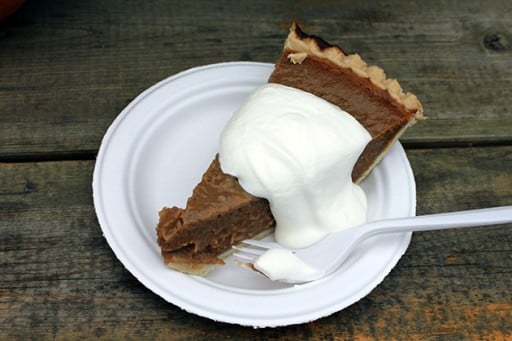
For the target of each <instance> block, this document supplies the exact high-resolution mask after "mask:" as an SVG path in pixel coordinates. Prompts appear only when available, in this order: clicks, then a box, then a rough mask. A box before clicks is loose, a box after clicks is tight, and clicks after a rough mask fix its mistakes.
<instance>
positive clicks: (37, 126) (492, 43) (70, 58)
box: [0, 0, 512, 161]
mask: <svg viewBox="0 0 512 341" xmlns="http://www.w3.org/2000/svg"><path fill="white" fill-rule="evenodd" d="M511 18H512V2H510V1H464V2H460V3H459V2H457V1H455V2H445V1H436V2H420V3H418V2H410V3H409V2H405V3H404V2H401V1H391V0H388V1H384V2H379V6H376V5H375V4H373V3H371V2H368V3H367V2H364V1H358V2H353V1H341V2H335V1H320V2H314V3H313V2H311V3H310V2H305V3H303V4H297V2H294V1H281V2H278V3H276V2H274V1H258V2H256V1H254V2H232V1H215V2H210V1H194V2H186V3H182V2H168V1H163V0H157V1H151V2H148V3H140V2H138V1H109V2H107V3H106V2H104V1H98V0H94V1H86V2H78V3H77V2H69V1H48V0H46V1H45V0H41V1H29V2H27V3H26V4H25V5H24V6H23V7H22V8H21V10H20V11H18V12H17V13H15V14H14V15H13V16H12V17H11V18H9V19H8V20H7V21H6V22H4V23H2V24H0V158H2V159H3V160H7V161H9V160H16V159H18V160H19V159H28V158H30V157H38V158H40V159H44V158H45V157H46V158H52V157H53V158H59V157H64V158H68V159H69V158H83V157H87V158H92V157H93V156H94V153H95V151H96V150H97V149H98V146H99V144H100V142H101V138H102V136H103V134H104V132H105V130H106V129H107V127H108V126H109V124H110V123H111V122H112V121H113V119H114V118H115V117H116V116H117V115H118V114H119V112H120V111H121V110H122V109H123V108H124V107H125V106H126V105H127V104H128V103H129V102H130V101H131V100H132V99H133V98H135V97H136V96H137V95H138V94H139V93H140V92H141V91H143V90H144V89H146V88H148V87H149V86H151V85H152V84H154V83H156V82H157V81H159V80H161V79H164V78H166V77H168V76H170V75H173V74H175V73H177V72H180V71H183V70H185V69H188V68H190V67H194V66H198V65H204V64H210V63H217V62H225V61H238V60H253V61H262V62H269V63H272V62H274V61H275V60H276V59H277V58H278V56H279V54H280V50H281V47H282V43H283V40H284V38H285V36H286V34H287V27H288V25H289V24H290V22H291V21H293V20H297V21H299V22H301V23H303V24H304V25H305V29H306V30H307V31H309V32H311V33H315V34H319V35H321V36H323V37H324V38H325V39H328V40H329V41H331V42H333V43H337V44H339V45H341V46H342V47H343V48H344V49H346V50H347V51H349V52H354V51H357V52H359V53H360V54H361V55H362V56H363V57H364V58H365V59H366V60H367V61H368V62H369V63H372V64H373V63H375V64H378V65H380V66H382V67H383V68H384V69H385V70H386V71H387V73H388V75H389V76H391V77H396V78H398V79H399V80H400V82H401V83H402V85H403V86H404V88H405V89H406V90H409V91H413V92H415V93H416V94H417V95H418V96H419V98H420V99H421V100H422V102H423V104H424V107H425V110H426V114H427V115H428V116H429V118H430V119H429V120H428V121H426V122H424V123H422V125H421V128H419V127H417V128H413V129H411V130H410V131H409V132H408V133H407V134H406V136H405V137H404V139H403V141H404V143H405V144H406V145H407V144H410V145H414V146H418V145H419V146H428V145H430V144H431V143H433V142H434V143H436V144H438V145H450V144H454V143H455V144H457V145H468V144H475V143H476V144H489V143H494V144H495V143H510V142H511V139H512V134H511V123H510V122H512V112H511V111H510V109H509V107H510V101H509V97H510V96H509V91H510V89H511V88H512V48H511V45H510V44H511V42H512V25H511V23H512V19H511Z"/></svg>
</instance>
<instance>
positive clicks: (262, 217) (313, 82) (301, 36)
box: [157, 24, 423, 275]
mask: <svg viewBox="0 0 512 341" xmlns="http://www.w3.org/2000/svg"><path fill="white" fill-rule="evenodd" d="M268 81H269V82H271V83H278V84H282V85H286V86H290V87H294V88H297V89H300V90H304V91H307V92H309V93H312V94H314V95H316V96H318V97H321V98H323V99H325V100H327V101H329V102H331V103H333V104H335V105H337V106H339V107H340V108H341V109H343V110H345V111H346V112H348V113H350V114H351V115H352V116H354V117H355V118H356V120H357V121H359V123H361V124H362V125H363V126H364V127H365V128H366V130H367V131H368V132H369V133H370V135H371V137H372V140H371V142H370V143H369V144H368V145H367V146H366V148H365V150H364V151H363V153H362V155H361V157H360V158H359V159H358V161H357V163H356V165H355V167H354V169H353V171H352V179H353V181H354V182H356V183H358V182H360V181H362V180H363V179H364V177H366V175H368V174H369V172H370V171H371V169H373V167H374V166H375V165H376V164H378V162H379V161H380V160H381V158H382V157H383V156H384V154H385V152H386V151H387V149H388V148H389V147H390V146H391V145H392V144H393V142H394V141H396V140H397V139H398V138H399V136H400V135H401V134H402V133H403V132H404V131H405V129H406V128H407V127H408V126H410V125H412V124H413V123H414V122H415V121H416V120H418V119H422V118H423V109H422V107H421V104H420V102H419V101H418V100H417V99H416V97H415V96H414V95H412V94H410V93H407V94H404V93H403V91H402V89H401V87H400V85H399V84H398V82H397V81H396V80H390V79H387V78H386V77H385V75H384V72H383V71H382V69H380V68H378V67H375V66H370V67H368V66H367V65H366V63H364V61H362V60H361V59H360V57H359V56H358V55H347V54H345V53H344V52H343V50H342V49H341V48H339V47H338V46H335V45H331V44H329V43H327V42H325V41H324V40H322V39H321V38H319V37H316V36H310V35H307V34H306V33H304V32H303V31H302V30H301V29H300V27H299V26H298V25H295V24H294V25H293V26H292V28H291V30H290V34H289V36H288V38H287V40H286V42H285V48H284V50H283V53H282V54H281V57H280V58H279V60H278V62H277V63H276V66H275V69H274V71H273V72H272V74H271V75H270V78H269V80H268ZM159 217H160V220H159V223H158V226H157V236H158V244H159V246H160V248H161V251H162V256H163V258H164V262H165V263H166V264H167V265H168V266H170V267H171V268H173V269H176V270H179V271H183V272H186V273H192V274H198V275H205V274H206V273H207V272H208V271H209V270H211V268H213V267H214V266H215V265H217V264H223V260H222V255H223V254H224V253H226V252H229V251H230V250H231V246H232V245H236V244H238V243H239V242H240V241H242V240H244V239H248V238H254V237H255V236H262V235H264V234H265V233H269V232H270V231H271V227H272V226H273V224H274V219H273V217H272V214H271V212H270V208H269V204H268V202H267V200H265V199H262V198H257V197H254V196H252V195H250V194H249V193H247V192H245V191H244V190H243V189H242V187H241V186H240V185H239V184H238V181H237V179H236V178H235V177H232V176H230V175H227V174H224V173H223V172H222V170H221V168H220V164H219V161H218V158H217V157H216V158H215V159H214V160H213V161H212V163H211V165H210V167H209V168H208V169H207V171H206V172H205V174H204V175H203V178H202V180H201V182H200V183H199V184H198V185H197V186H196V188H195V189H194V190H193V193H192V196H191V197H190V198H189V199H188V201H187V205H186V207H185V209H182V208H178V207H172V208H168V207H164V208H163V209H162V210H161V211H160V213H159Z"/></svg>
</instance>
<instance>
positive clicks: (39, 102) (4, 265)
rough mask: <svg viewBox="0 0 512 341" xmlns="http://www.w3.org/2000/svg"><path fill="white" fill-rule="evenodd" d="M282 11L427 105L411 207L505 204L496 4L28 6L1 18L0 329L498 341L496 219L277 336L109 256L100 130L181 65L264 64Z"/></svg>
mask: <svg viewBox="0 0 512 341" xmlns="http://www.w3.org/2000/svg"><path fill="white" fill-rule="evenodd" d="M293 20H297V21H298V22H300V23H302V24H304V27H305V29H306V30H307V31H308V32H311V33H315V34H318V35H320V36H323V37H324V38H326V39H328V40H330V41H331V42H333V43H337V44H340V45H341V46H343V47H344V48H345V50H347V51H358V52H359V53H360V54H361V55H362V56H363V57H364V58H365V59H366V60H367V61H368V62H369V63H375V64H378V65H380V66H382V67H383V68H384V69H385V70H386V71H387V74H388V75H389V76H391V77H396V78H398V79H399V80H400V82H401V83H402V85H403V87H404V88H405V89H407V90H410V91H413V92H415V93H416V94H417V95H418V97H419V98H420V99H421V101H422V102H423V105H424V107H425V112H426V114H427V115H428V117H429V119H428V120H427V121H425V122H422V123H421V124H418V125H417V126H415V127H413V128H412V129H411V130H410V131H408V132H407V134H406V135H405V136H404V137H403V138H402V143H403V145H404V146H405V148H406V151H407V155H408V157H409V160H410V162H411V165H412V168H413V171H414V174H415V178H416V183H417V213H418V214H427V213H436V212H442V211H450V210H462V209H471V208H479V207H488V206H498V205H507V204H509V205H510V204H511V203H512V172H511V170H512V110H511V109H510V107H511V105H512V99H511V98H512V2H510V1H448V2H447V1H437V2H435V3H434V2H430V1H423V2H410V3H409V2H406V1H393V0H388V1H384V2H382V3H379V6H376V5H373V4H367V3H366V2H364V1H340V2H334V1H319V2H318V3H317V2H299V3H298V2H296V1H281V2H279V3H277V2H274V1H247V2H243V1H234V2H233V1H211V2H210V1H194V2H192V1H191V2H180V1H163V0H155V1H99V0H91V1H44V0H43V1H28V2H26V3H25V5H24V6H23V7H22V8H21V9H20V10H19V11H18V12H16V13H15V14H14V15H13V16H11V17H9V18H8V19H7V20H6V21H4V22H2V23H0V238H1V239H0V240H1V242H0V262H1V268H0V339H5V340H7V339H26V338H33V339H54V338H55V339H75V338H76V339H83V338H86V339H96V338H100V339H118V338H119V339H124V338H126V339H128V338H129V339H159V340H163V339H189V338H192V339H226V338H231V339H252V338H255V339H287V340H305V339H324V338H325V339H401V338H402V339H437V338H440V339H444V338H448V339H473V338H474V339H487V340H500V339H501V340H504V339H511V338H512V291H511V289H510V288H511V286H512V229H511V227H512V226H511V225H510V224H509V225H503V226H490V227H481V228H480V227H479V228H473V229H472V230H470V231H467V230H466V231H461V230H459V231H458V230H448V231H438V232H424V233H417V234H414V236H413V239H412V242H411V244H410V247H409V249H408V250H407V252H406V254H405V255H404V257H403V258H402V259H401V260H400V262H399V263H398V265H397V266H396V268H395V269H394V270H393V271H392V272H391V273H390V274H389V276H388V277H387V278H386V279H385V280H384V282H383V283H382V284H381V285H379V286H378V287H377V288H376V289H375V290H373V291H372V292H371V293H370V294H369V295H368V296H367V297H365V298H364V299H362V300H361V301H360V302H358V303H356V304H353V305H351V306H349V307H348V308H346V309H344V310H343V311H340V312H338V313H335V314H333V315H331V316H328V317H326V318H322V319H320V320H317V321H315V322H310V323H306V324H302V325H294V326H289V327H282V328H275V329H257V330H254V329H252V328H246V327H241V326H236V325H229V324H223V323H217V322H214V321H211V320H208V319H205V318H201V317H198V316H195V315H193V314H189V313H187V312H185V311H182V310H181V309H180V308H178V307H176V306H174V305H172V304H170V303H167V302H165V301H164V300H163V299H161V298H160V297H159V296H157V295H155V294H153V293H152V292H151V291H150V290H148V289H147V288H145V287H144V286H143V285H142V284H140V283H139V282H138V281H137V280H136V279H135V278H134V277H132V275H131V274H130V273H129V272H128V271H126V270H125V269H124V267H123V265H122V264H121V263H120V262H119V261H118V260H117V258H116V257H115V255H114V254H113V252H112V251H111V249H110V248H109V246H108V245H107V243H106V241H105V239H104V238H103V235H102V231H101V229H100V226H99V224H98V221H97V219H96V215H95V211H94V207H93V199H92V195H91V194H92V193H91V192H92V189H91V181H92V172H93V169H94V164H95V156H96V153H97V151H98V148H99V145H100V142H101V138H102V136H103V135H104V133H105V131H106V129H107V127H108V126H109V125H110V124H111V123H112V121H113V120H114V119H115V117H116V116H117V115H118V114H119V113H120V111H121V110H122V109H123V108H124V107H125V106H126V105H127V104H128V103H129V102H130V101H131V100H132V99H134V98H135V97H136V96H137V95H138V94H139V93H140V92H141V91H143V90H144V89H146V88H148V87H149V86H151V85H152V84H154V83H156V82H157V81H159V80H161V79H164V78H166V77H168V76H170V75H173V74H175V73H177V72H179V71H182V70H185V69H188V68H190V67H194V66H198V65H204V64H211V63H217V62H224V61H238V60H251V61H263V62H274V61H275V60H276V59H277V57H278V56H279V54H280V51H281V47H282V43H283V40H284V38H285V36H286V34H287V27H288V26H289V24H290V23H291V22H292V21H293ZM340 290H342V289H340Z"/></svg>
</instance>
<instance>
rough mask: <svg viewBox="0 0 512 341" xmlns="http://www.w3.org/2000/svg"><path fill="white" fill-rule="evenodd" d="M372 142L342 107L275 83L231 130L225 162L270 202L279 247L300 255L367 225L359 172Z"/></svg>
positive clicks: (223, 146) (223, 149) (259, 92)
mask: <svg viewBox="0 0 512 341" xmlns="http://www.w3.org/2000/svg"><path fill="white" fill-rule="evenodd" d="M370 140H371V136H370V134H369V133H368V132H367V131H366V130H365V129H364V127H363V126H361V124H359V122H357V120H355V119H354V118H353V117H352V116H351V115H349V114H348V113H346V112H345V111H343V110H341V109H340V108H339V107H337V106H335V105H333V104H331V103H330V102H328V101H326V100H324V99H322V98H320V97H317V96H315V95H312V94H310V93H308V92H304V91H301V90H298V89H294V88H291V87H287V86H284V85H279V84H272V83H270V84H266V85H264V86H261V87H260V88H258V89H256V91H255V92H254V93H253V94H252V95H251V96H250V98H249V99H248V100H247V101H246V103H245V104H244V105H243V106H242V107H241V108H240V109H239V110H238V111H237V112H236V113H235V114H234V115H233V117H232V118H231V119H230V121H229V122H228V123H227V125H226V127H225V128H224V130H223V132H222V135H221V139H220V152H219V157H220V164H221V168H222V170H223V172H225V173H227V174H231V175H233V176H235V177H237V178H238V181H239V183H240V185H241V186H242V188H243V189H244V190H245V191H247V192H248V193H251V194H252V195H254V196H257V197H263V198H266V199H267V200H268V201H269V203H270V209H271V211H272V214H273V216H274V218H275V220H276V229H275V239H276V241H277V242H279V243H280V244H282V245H284V246H286V247H291V248H300V247H306V246H309V245H311V244H313V243H315V242H316V241H318V240H320V239H322V238H323V237H324V236H326V235H327V234H328V233H330V232H333V231H337V230H340V229H344V228H348V227H352V226H355V225H359V224H362V223H365V222H366V209H367V203H366V195H365V193H364V192H363V190H362V189H361V188H360V187H359V186H358V185H356V184H354V183H353V182H352V178H351V172H352V169H353V167H354V164H355V162H356V161H357V159H358V157H359V156H360V154H361V153H362V151H363V149H364V148H365V146H366V145H367V143H368V142H369V141H370Z"/></svg>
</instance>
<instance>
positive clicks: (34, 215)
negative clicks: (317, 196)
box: [0, 146, 512, 340]
mask: <svg viewBox="0 0 512 341" xmlns="http://www.w3.org/2000/svg"><path fill="white" fill-rule="evenodd" d="M408 156H409V159H410V161H411V164H412V167H413V169H414V172H415V176H416V181H417V187H418V213H419V214H425V213H434V212H440V211H446V210H456V209H470V208H476V207H484V206H494V205H504V204H510V203H512V173H511V172H510V169H512V147H510V146H508V147H493V148H483V147H480V148H457V149H451V148H450V149H442V148H441V149H426V150H409V151H408ZM93 167H94V162H93V161H67V162H42V163H14V164H5V163H0V235H1V236H2V237H1V239H0V240H1V241H0V262H1V263H2V266H1V267H0V311H1V313H0V339H3V338H6V339H11V338H14V337H19V338H30V337H32V338H42V337H44V336H46V337H47V338H50V339H53V338H63V339H72V338H80V337H87V338H94V337H98V338H104V339H119V338H137V339H138V338H144V339H168V338H171V339H190V338H192V339H209V340H214V339H219V340H220V339H225V338H226V337H227V336H230V337H231V338H232V339H247V338H262V339H284V340H296V339H298V338H299V339H322V338H327V339H332V338H335V337H336V338H340V339H347V338H349V339H364V338H376V339H390V338H405V339H415V338H416V339H425V338H428V337H433V338H436V337H451V338H455V339H466V338H475V339H484V338H487V339H500V338H502V339H503V338H506V337H508V338H510V337H512V332H511V331H512V315H511V314H512V305H511V304H512V303H511V302H512V293H511V291H510V284H511V283H512V270H511V269H512V233H511V231H512V230H511V228H512V226H510V225H508V226H507V225H506V226H500V227H498V226H491V227H485V228H484V227H482V228H474V229H472V230H471V231H463V230H449V231H437V232H423V233H417V234H415V235H414V236H413V240H412V243H411V246H410V248H409V249H408V251H407V253H406V254H405V256H404V257H403V258H402V259H401V260H400V262H399V264H398V266H397V267H396V268H395V269H394V270H393V271H392V272H391V274H390V275H389V276H388V277H387V278H386V279H385V281H384V282H383V283H382V284H381V285H380V286H378V287H377V288H376V289H375V290H374V291H373V292H372V293H371V294H370V295H368V296H367V297H366V298H364V299H363V300H361V301H360V302H358V303H356V304H354V305H352V306H350V307H348V308H347V309H345V310H344V311H341V312H339V313H336V314H334V315H332V316H329V317H326V318H323V319H321V320H319V321H316V322H312V323H307V324H304V325H299V326H291V327H287V328H277V329H264V330H253V329H251V328H243V327H238V326H231V325H225V324H222V323H216V322H213V321H209V320H206V319H203V318H199V317H196V316H194V315H192V314H188V313H186V312H184V311H181V310H180V309H179V308H177V307H175V306H173V305H172V304H168V303H166V302H164V301H163V300H162V299H160V298H159V297H157V296H156V295H154V294H152V293H151V292H150V291H149V290H147V289H146V288H144V287H143V286H142V285H141V284H140V283H138V282H137V280H135V279H134V278H133V277H132V276H131V275H130V274H129V273H128V272H127V271H126V270H125V269H124V268H123V266H122V265H121V264H120V262H119V261H117V260H116V258H115V256H114V255H113V253H112V252H111V251H110V249H109V247H108V245H107V243H106V242H105V240H104V239H103V237H102V233H101V229H100V227H99V226H98V223H97V221H96V217H95V213H94V208H93V202H92V198H91V177H92V171H93ZM464 179H465V180H464ZM468 179H470V181H469V182H468ZM340 290H343V288H340Z"/></svg>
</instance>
